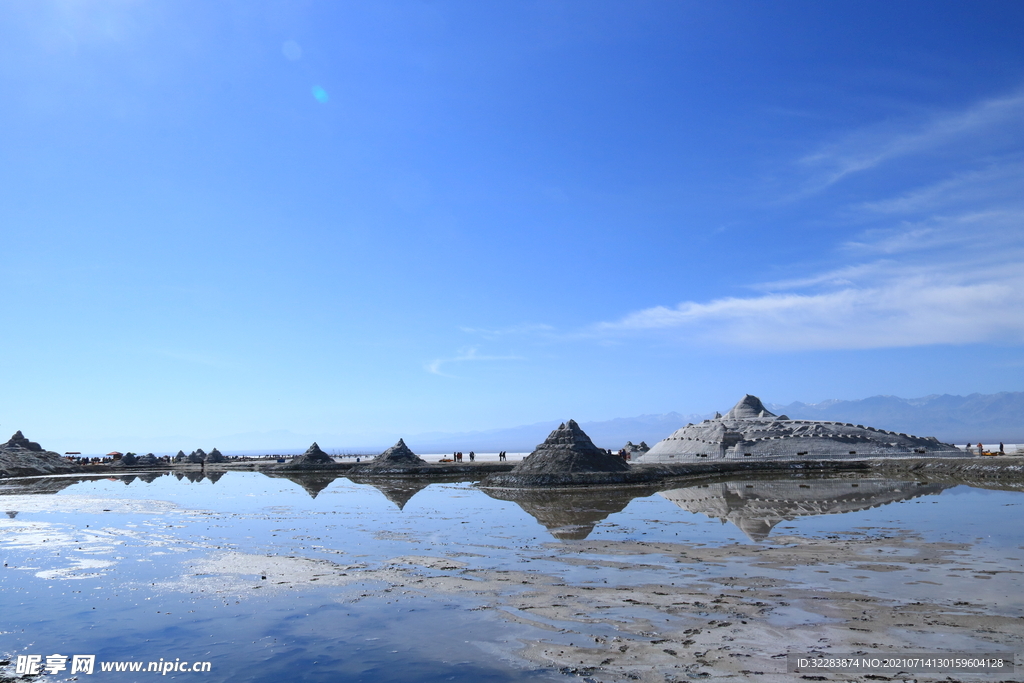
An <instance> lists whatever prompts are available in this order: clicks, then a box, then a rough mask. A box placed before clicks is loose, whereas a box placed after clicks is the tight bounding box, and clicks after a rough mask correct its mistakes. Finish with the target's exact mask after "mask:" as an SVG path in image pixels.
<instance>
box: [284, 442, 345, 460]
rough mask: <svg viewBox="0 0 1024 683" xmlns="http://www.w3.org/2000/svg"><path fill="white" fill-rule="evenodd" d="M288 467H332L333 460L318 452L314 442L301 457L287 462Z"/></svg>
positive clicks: (318, 448)
mask: <svg viewBox="0 0 1024 683" xmlns="http://www.w3.org/2000/svg"><path fill="white" fill-rule="evenodd" d="M288 464H289V465H333V464H334V458H332V457H331V456H329V455H327V454H326V453H324V452H323V451H322V450H320V446H319V445H318V444H317V442H316V441H314V442H313V445H312V446H310V447H309V448H307V449H306V452H305V453H303V454H302V455H299V456H296V457H294V458H292V459H291V460H289V461H288Z"/></svg>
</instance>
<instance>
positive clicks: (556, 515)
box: [483, 487, 653, 541]
mask: <svg viewBox="0 0 1024 683" xmlns="http://www.w3.org/2000/svg"><path fill="white" fill-rule="evenodd" d="M483 491H484V493H486V494H487V495H488V496H490V497H491V498H497V499H498V500H507V501H510V502H513V503H515V504H516V505H518V506H519V507H521V508H523V510H524V511H526V512H527V513H528V514H529V515H531V516H532V517H533V518H534V519H536V520H537V521H538V522H540V523H541V524H543V525H544V526H545V527H547V530H548V532H549V533H550V534H551V535H552V536H554V537H555V538H557V539H560V540H563V541H579V540H583V539H584V538H586V537H587V536H589V535H590V532H591V531H593V530H594V526H595V525H597V523H598V522H600V521H601V520H603V519H605V518H606V517H607V516H608V515H611V514H613V513H616V512H621V511H622V510H623V509H624V508H625V507H626V506H627V505H629V502H630V501H631V500H633V499H634V498H637V497H642V496H649V495H651V494H652V493H653V490H651V489H642V488H635V487H631V488H608V487H602V488H601V489H599V490H588V489H579V490H561V491H550V490H544V489H483Z"/></svg>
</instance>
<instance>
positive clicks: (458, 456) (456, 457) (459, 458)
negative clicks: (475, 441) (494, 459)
mask: <svg viewBox="0 0 1024 683" xmlns="http://www.w3.org/2000/svg"><path fill="white" fill-rule="evenodd" d="M452 460H454V461H455V462H463V453H462V451H455V453H453V454H452ZM498 460H499V461H501V462H504V461H505V460H508V458H507V457H506V456H505V451H502V452H501V453H498ZM469 461H470V462H475V461H476V453H474V452H473V451H470V452H469Z"/></svg>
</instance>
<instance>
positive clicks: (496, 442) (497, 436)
mask: <svg viewBox="0 0 1024 683" xmlns="http://www.w3.org/2000/svg"><path fill="white" fill-rule="evenodd" d="M713 416H714V413H710V414H707V415H682V414H680V413H665V414H664V415H640V416H639V417H619V418H615V419H614V420H604V421H602V422H581V423H580V427H582V428H583V431H585V432H586V433H587V435H588V436H589V437H590V438H591V440H593V442H594V443H595V444H597V445H598V446H600V447H602V448H611V449H614V450H618V449H620V448H622V447H623V446H624V445H625V444H626V442H627V441H632V442H633V443H635V444H639V443H640V442H641V441H646V442H647V445H649V446H653V445H654V444H655V443H657V442H658V441H661V440H662V439H664V438H665V437H666V436H668V435H669V434H671V433H672V432H674V431H675V430H677V429H679V428H680V427H684V426H685V425H686V423H687V422H700V421H701V420H704V419H707V418H709V417H713ZM559 424H560V422H559V421H558V420H551V421H550V422H537V423H534V424H530V425H523V426H520V427H507V428H504V429H488V430H485V431H479V432H459V433H454V434H445V433H438V432H433V433H429V434H417V435H414V436H410V437H409V438H407V439H406V441H407V442H408V443H409V447H410V448H412V449H413V450H415V451H417V452H421V453H447V452H448V451H457V450H458V451H465V452H469V451H470V450H474V451H480V452H483V453H491V452H494V451H508V452H510V453H529V452H530V451H532V450H533V449H534V448H536V447H537V444H539V443H541V442H542V441H544V439H546V438H547V436H548V434H550V433H551V431H552V430H553V429H555V428H556V427H558V425H559Z"/></svg>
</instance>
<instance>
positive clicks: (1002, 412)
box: [766, 391, 1024, 444]
mask: <svg viewBox="0 0 1024 683" xmlns="http://www.w3.org/2000/svg"><path fill="white" fill-rule="evenodd" d="M766 405H767V407H768V409H769V410H771V411H772V412H773V413H776V414H779V415H788V416H789V417H791V418H794V419H804V420H836V421H842V422H853V423H855V424H862V425H868V426H871V427H878V428H880V429H889V430H892V431H898V432H906V433H907V434H914V435H917V436H934V437H936V438H938V439H939V441H945V442H946V443H955V444H965V443H967V442H971V443H978V442H979V441H981V442H983V443H995V442H998V441H1005V442H1007V443H1022V442H1024V392H1020V391H1004V392H1001V393H998V394H971V395H970V396H950V395H949V394H942V395H938V394H935V395H932V396H925V397H923V398H899V397H898V396H872V397H871V398H865V399H861V400H859V401H840V400H831V401H822V402H821V403H799V402H797V403H790V404H789V405H779V404H774V403H769V404H766Z"/></svg>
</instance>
